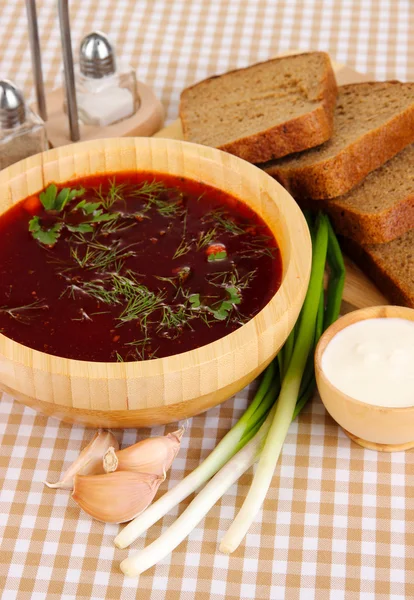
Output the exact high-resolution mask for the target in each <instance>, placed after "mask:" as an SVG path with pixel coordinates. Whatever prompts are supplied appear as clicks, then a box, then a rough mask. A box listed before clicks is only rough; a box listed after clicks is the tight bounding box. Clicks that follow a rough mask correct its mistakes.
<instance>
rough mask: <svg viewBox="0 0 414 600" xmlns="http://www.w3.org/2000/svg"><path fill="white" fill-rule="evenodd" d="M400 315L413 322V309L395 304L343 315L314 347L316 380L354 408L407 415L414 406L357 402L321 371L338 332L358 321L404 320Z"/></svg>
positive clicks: (372, 307)
mask: <svg viewBox="0 0 414 600" xmlns="http://www.w3.org/2000/svg"><path fill="white" fill-rule="evenodd" d="M387 313H389V314H387ZM401 313H405V314H407V315H408V316H407V319H408V320H409V321H414V308H409V307H407V306H397V305H395V304H394V305H392V304H391V305H390V304H385V305H381V306H369V307H365V308H360V309H358V310H353V311H351V312H349V313H347V314H346V315H343V316H342V317H339V319H337V320H336V321H335V322H334V323H332V325H331V326H330V327H328V329H327V330H326V331H325V332H324V333H323V334H322V336H321V338H320V339H319V342H318V344H317V346H316V350H315V360H314V363H315V372H316V375H317V378H320V379H322V380H323V382H324V383H325V385H326V386H327V387H328V388H329V389H330V391H331V392H332V393H335V394H337V395H339V396H341V397H342V398H343V399H344V400H346V401H347V402H350V403H351V404H354V405H355V406H360V407H364V408H371V409H373V410H377V411H379V412H389V411H390V410H391V411H393V412H396V413H409V412H411V411H413V410H414V404H413V406H377V405H376V404H370V403H369V402H363V401H362V400H357V398H353V397H352V396H349V395H348V394H346V393H345V392H342V391H341V390H340V389H339V388H337V387H336V386H335V385H334V384H333V383H332V382H331V380H330V379H328V378H327V376H326V375H325V373H324V371H323V370H322V356H323V353H324V352H325V350H326V347H327V346H328V344H329V342H330V341H331V340H332V338H333V337H334V336H335V335H336V334H337V333H339V331H342V330H343V329H345V328H346V327H348V326H349V325H352V324H353V323H359V322H360V321H365V320H367V319H379V318H385V319H392V318H402V319H403V318H405V317H402V316H401ZM321 398H322V396H321ZM322 401H323V399H322Z"/></svg>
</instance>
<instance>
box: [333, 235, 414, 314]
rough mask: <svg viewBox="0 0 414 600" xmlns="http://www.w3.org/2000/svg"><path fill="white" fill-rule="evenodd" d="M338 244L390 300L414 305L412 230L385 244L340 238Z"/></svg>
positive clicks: (413, 238)
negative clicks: (363, 242)
mask: <svg viewBox="0 0 414 600" xmlns="http://www.w3.org/2000/svg"><path fill="white" fill-rule="evenodd" d="M341 246H342V247H343V248H344V250H345V252H346V253H347V254H348V255H349V256H350V257H351V258H352V259H353V260H354V261H355V262H356V263H357V264H358V265H359V266H360V267H361V269H363V271H364V273H365V274H366V275H368V277H370V278H371V279H372V280H373V281H374V282H375V283H376V285H377V286H378V288H379V289H380V290H381V291H382V292H383V293H384V294H385V295H386V296H387V297H388V298H389V299H390V300H391V302H393V303H394V304H400V305H403V306H409V307H411V308H414V229H411V230H410V231H408V232H407V233H405V234H404V235H403V236H401V237H399V238H397V239H395V240H393V241H392V242H388V244H368V245H365V246H362V245H359V244H357V243H356V242H354V241H352V240H350V239H348V238H343V239H341Z"/></svg>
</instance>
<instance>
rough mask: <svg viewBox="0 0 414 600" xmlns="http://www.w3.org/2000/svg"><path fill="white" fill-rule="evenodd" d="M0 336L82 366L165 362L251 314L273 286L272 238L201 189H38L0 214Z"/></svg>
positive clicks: (162, 179) (94, 184) (101, 184)
mask: <svg viewBox="0 0 414 600" xmlns="http://www.w3.org/2000/svg"><path fill="white" fill-rule="evenodd" d="M0 274H1V276H0V331H1V332H2V333H3V334H4V335H6V336H7V337H9V338H11V339H13V340H15V341H17V342H20V343H22V344H24V345H25V346H29V347H30V348H34V349H36V350H41V351H43V352H47V353H49V354H54V355H56V356H63V357H67V358H75V359H79V360H89V361H105V362H116V361H136V360H144V359H151V358H160V357H163V356H171V355H172V354H177V353H179V352H185V351H187V350H192V349H194V348H198V347H199V346H203V345H204V344H208V343H210V342H213V341H215V340H217V339H219V338H221V337H223V336H225V335H227V334H228V333H231V332H232V331H234V330H235V329H237V328H238V327H241V326H242V325H243V324H244V323H246V322H247V321H248V320H249V319H251V318H252V317H253V316H254V315H256V314H257V313H258V312H259V311H260V310H261V309H262V308H263V307H264V306H265V305H266V304H267V303H268V302H269V300H270V299H271V298H272V296H273V295H274V294H275V292H276V291H277V289H278V287H279V286H280V282H281V274H282V265H281V257H280V252H279V249H278V246H277V243H276V240H275V238H274V236H273V235H272V233H271V231H270V230H269V228H268V227H267V225H266V224H265V223H264V221H263V220H262V219H261V218H260V217H259V216H258V215H257V214H256V213H255V212H253V211H252V210H251V209H250V208H249V207H247V206H246V205H245V204H244V203H243V202H241V201H240V200H238V199H237V198H234V197H232V196H230V195H229V194H227V193H225V192H223V191H220V190H217V189H215V188H214V187H211V186H210V185H207V184H205V183H201V182H196V181H192V180H189V179H184V178H181V177H176V176H169V175H163V174H158V173H115V174H112V175H105V176H93V177H87V178H83V179H80V180H77V181H71V182H69V183H67V184H65V186H59V187H58V188H57V187H56V186H55V185H53V184H52V185H50V186H49V187H48V188H47V189H46V190H44V191H43V192H42V193H41V194H39V196H32V197H30V198H27V199H26V200H24V201H22V202H19V203H18V204H17V205H15V206H14V207H13V208H11V209H10V210H9V211H7V212H6V213H4V214H3V215H1V216H0Z"/></svg>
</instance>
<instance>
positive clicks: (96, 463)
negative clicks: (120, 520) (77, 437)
mask: <svg viewBox="0 0 414 600" xmlns="http://www.w3.org/2000/svg"><path fill="white" fill-rule="evenodd" d="M108 448H114V449H118V448H119V444H118V441H117V439H116V437H115V436H114V435H113V434H112V433H111V432H110V431H98V432H96V433H95V435H94V437H93V438H92V439H91V441H90V442H89V444H88V445H87V446H85V448H84V449H83V450H82V452H81V453H80V454H79V456H78V458H77V459H76V460H75V462H74V463H73V464H72V465H71V466H70V467H69V469H68V470H67V471H66V473H65V474H64V475H63V477H62V479H61V480H60V481H58V482H57V483H49V482H48V481H44V482H43V483H44V484H45V485H47V487H50V488H58V489H63V490H71V489H73V478H74V476H75V475H76V474H78V475H95V474H98V473H104V469H103V467H102V457H103V456H104V454H105V452H106V451H107V450H108Z"/></svg>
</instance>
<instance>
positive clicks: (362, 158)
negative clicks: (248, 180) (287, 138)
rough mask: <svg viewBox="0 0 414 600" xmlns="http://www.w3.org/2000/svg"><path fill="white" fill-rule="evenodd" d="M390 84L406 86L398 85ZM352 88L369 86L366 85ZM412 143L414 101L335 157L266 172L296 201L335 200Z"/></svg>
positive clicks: (270, 168)
mask: <svg viewBox="0 0 414 600" xmlns="http://www.w3.org/2000/svg"><path fill="white" fill-rule="evenodd" d="M388 83H389V85H404V84H401V83H399V82H388ZM375 84H376V82H371V83H369V84H368V85H372V86H373V90H374V88H375ZM351 85H352V86H353V87H354V86H358V85H364V86H366V85H367V83H359V84H358V83H356V84H351ZM344 87H349V86H344ZM374 93H375V90H374ZM412 142H414V100H413V104H412V106H410V107H409V108H408V109H407V110H405V111H404V112H403V113H401V114H398V115H396V116H395V117H394V118H393V119H391V120H390V121H389V122H388V123H387V124H386V125H384V126H382V127H378V128H376V129H374V130H372V131H369V132H368V133H366V134H365V135H364V136H362V137H361V138H360V139H358V140H356V141H355V142H353V143H352V144H350V145H349V146H347V147H346V148H344V149H343V150H342V151H341V152H339V153H338V154H337V155H336V156H333V157H331V158H329V159H326V160H321V161H320V162H318V163H316V164H312V165H305V166H304V167H298V168H292V169H289V168H286V167H285V168H283V165H278V164H274V165H268V166H265V167H264V170H265V171H266V172H267V173H268V174H269V175H271V176H272V177H274V178H275V179H277V180H278V181H279V182H280V183H281V184H282V185H283V186H284V187H285V188H286V189H287V190H288V191H289V192H290V193H291V194H292V195H293V196H294V197H296V198H313V199H327V198H335V197H337V196H341V195H343V194H345V193H346V192H348V191H349V190H350V189H352V188H353V187H354V186H356V185H357V184H358V183H359V182H360V181H362V180H363V179H364V177H366V176H367V175H368V173H370V172H371V171H374V170H375V169H377V168H378V167H380V166H381V165H383V164H384V163H385V162H386V161H387V160H389V159H391V158H392V157H393V156H395V155H396V154H397V153H398V152H400V151H401V150H402V149H403V148H405V147H406V146H408V145H409V144H411V143H412Z"/></svg>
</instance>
